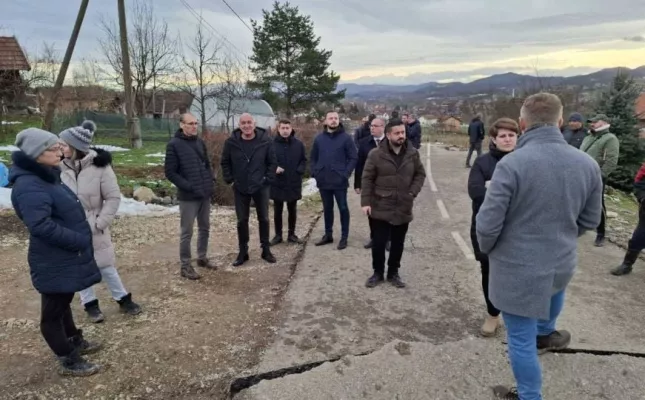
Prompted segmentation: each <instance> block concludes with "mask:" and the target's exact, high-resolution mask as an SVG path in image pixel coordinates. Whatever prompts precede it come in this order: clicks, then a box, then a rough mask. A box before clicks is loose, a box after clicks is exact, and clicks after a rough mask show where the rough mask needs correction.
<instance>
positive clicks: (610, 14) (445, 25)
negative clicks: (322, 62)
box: [0, 0, 645, 83]
mask: <svg viewBox="0 0 645 400" xmlns="http://www.w3.org/2000/svg"><path fill="white" fill-rule="evenodd" d="M129 1H134V0H129ZM184 1H185V2H186V3H187V4H188V5H189V6H191V7H193V8H194V9H195V10H197V12H201V13H202V15H203V17H204V19H206V20H207V21H208V22H209V23H210V25H211V26H212V28H213V29H214V30H216V32H217V33H213V34H214V35H218V34H221V35H223V36H225V37H226V38H227V40H228V42H226V46H227V47H228V48H229V51H231V52H234V53H235V54H236V55H237V56H238V57H240V58H241V57H244V54H246V55H248V54H250V52H251V41H252V34H251V32H250V31H249V30H248V29H247V28H246V27H245V26H244V24H243V23H242V22H241V21H240V20H239V19H237V17H236V16H235V15H234V14H233V13H232V12H231V11H230V10H229V9H228V8H227V7H226V5H225V4H224V2H223V1H222V0H184ZM227 1H228V3H229V4H230V5H231V6H232V7H233V8H234V9H235V10H236V11H237V12H238V14H239V15H240V16H241V17H242V18H243V19H244V20H245V21H247V23H248V21H249V19H251V18H253V19H258V18H260V17H261V10H262V9H263V8H265V9H268V8H271V6H272V3H273V1H272V0H245V1H242V0H227ZM126 3H128V2H126ZM79 4H80V0H20V1H16V0H0V10H2V12H1V15H0V26H1V27H2V28H3V30H2V31H0V33H2V34H9V35H13V34H15V35H16V36H17V37H18V39H19V40H20V42H21V44H23V45H24V46H26V47H27V48H29V49H35V48H37V47H38V46H40V44H41V43H42V42H43V41H48V42H54V43H55V44H56V47H57V48H58V49H60V51H61V53H62V52H63V51H64V49H65V46H66V44H67V40H68V39H69V34H70V32H71V28H72V26H73V23H74V19H75V17H76V13H77V11H78V6H79ZM291 4H294V5H298V6H299V7H300V9H301V11H302V12H303V13H305V14H309V15H311V16H312V19H313V21H314V24H315V30H316V33H317V34H318V35H320V36H321V37H322V42H321V46H322V47H324V48H327V49H331V50H332V51H333V56H332V68H333V69H334V70H335V71H336V72H338V73H340V74H341V81H345V82H347V81H354V82H360V83H421V82H427V81H430V80H442V81H447V80H473V79H477V78H480V77H483V76H487V75H491V74H495V73H500V72H508V71H514V72H519V73H533V72H534V71H535V70H536V69H537V70H539V71H540V74H543V75H575V74H579V73H588V72H591V71H594V70H597V69H600V68H605V67H613V66H627V67H636V66H640V65H643V64H645V7H644V6H643V0H532V1H518V0H371V1H366V0H294V1H291ZM154 7H155V12H156V13H157V14H158V16H159V17H162V18H166V19H167V20H168V22H169V24H170V27H171V29H172V30H173V31H174V32H177V33H179V32H181V35H182V36H183V37H189V36H191V35H192V33H193V32H194V29H195V25H196V24H197V18H196V17H195V16H193V15H192V14H191V13H190V11H189V10H188V9H187V7H186V6H185V5H184V4H182V0H154ZM101 16H104V17H107V18H116V1H114V0H110V1H107V0H94V1H90V5H89V8H88V12H87V16H86V20H85V23H84V25H83V29H82V30H81V36H80V38H79V41H78V44H77V49H76V53H75V58H76V59H78V58H80V57H82V56H86V57H97V58H100V57H102V55H101V53H100V50H99V46H98V38H99V37H100V36H101V35H102V33H101V30H100V27H99V22H98V21H99V20H100V17H101ZM249 25H250V23H249Z"/></svg>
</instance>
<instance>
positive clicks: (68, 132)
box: [58, 121, 96, 153]
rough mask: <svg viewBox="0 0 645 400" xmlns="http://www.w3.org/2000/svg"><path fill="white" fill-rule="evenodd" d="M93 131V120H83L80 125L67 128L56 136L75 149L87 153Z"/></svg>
mask: <svg viewBox="0 0 645 400" xmlns="http://www.w3.org/2000/svg"><path fill="white" fill-rule="evenodd" d="M94 131H96V124H95V123H94V122H93V121H83V123H82V124H81V126H74V127H72V128H67V129H65V130H64V131H62V132H61V133H60V134H58V136H59V137H60V138H61V140H63V141H64V142H65V143H67V144H68V145H70V146H71V147H73V148H75V149H76V150H78V151H82V152H83V153H87V152H88V151H90V144H92V139H94Z"/></svg>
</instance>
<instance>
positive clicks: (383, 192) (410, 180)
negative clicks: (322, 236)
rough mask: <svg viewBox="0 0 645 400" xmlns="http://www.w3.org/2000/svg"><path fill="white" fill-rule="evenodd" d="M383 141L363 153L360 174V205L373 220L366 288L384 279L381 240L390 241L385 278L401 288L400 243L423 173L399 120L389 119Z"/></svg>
mask: <svg viewBox="0 0 645 400" xmlns="http://www.w3.org/2000/svg"><path fill="white" fill-rule="evenodd" d="M385 132H386V135H387V140H384V141H383V142H382V143H381V144H379V147H378V148H376V149H375V150H373V151H370V154H369V155H368V156H367V162H366V163H365V169H364V170H363V177H362V190H361V207H362V208H363V212H364V213H365V214H366V215H369V216H370V217H371V218H372V219H373V220H374V245H373V246H372V268H373V269H374V274H373V275H372V276H371V277H370V278H369V279H368V280H367V283H366V284H365V285H366V286H367V287H370V288H371V287H374V286H376V285H378V284H379V283H381V282H383V281H384V278H385V277H384V274H385V243H386V242H387V240H388V239H390V240H391V242H392V245H391V248H390V256H389V258H388V261H387V264H388V270H387V280H388V281H389V282H390V283H391V284H392V285H394V286H395V287H398V288H403V287H405V284H404V283H403V281H402V280H401V278H400V276H399V268H400V267H401V257H402V255H403V244H404V243H405V236H406V234H407V232H408V226H409V224H410V222H411V221H412V218H413V217H412V207H413V205H414V199H415V198H416V197H417V195H418V194H419V193H420V192H421V188H422V187H423V184H424V182H425V179H426V172H425V169H424V167H423V163H422V162H421V157H420V156H419V152H418V151H417V149H415V148H414V146H411V145H410V143H409V142H408V141H407V140H406V138H405V126H404V124H403V122H402V121H401V120H394V121H390V122H389V123H388V124H387V126H386V128H385Z"/></svg>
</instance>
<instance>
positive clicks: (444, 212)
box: [234, 145, 645, 400]
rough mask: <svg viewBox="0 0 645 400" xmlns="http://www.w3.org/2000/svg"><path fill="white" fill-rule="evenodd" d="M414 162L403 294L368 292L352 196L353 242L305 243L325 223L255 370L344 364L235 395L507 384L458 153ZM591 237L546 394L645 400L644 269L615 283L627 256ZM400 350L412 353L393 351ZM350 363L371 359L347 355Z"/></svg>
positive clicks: (583, 243) (417, 391)
mask: <svg viewBox="0 0 645 400" xmlns="http://www.w3.org/2000/svg"><path fill="white" fill-rule="evenodd" d="M422 154H423V158H424V159H425V165H426V170H427V172H428V180H427V182H426V185H425V186H424V189H423V191H422V192H421V194H420V195H419V196H418V197H417V200H416V203H415V211H414V214H415V219H414V221H413V222H412V223H411V225H410V229H409V232H408V240H407V244H406V249H405V252H404V256H403V261H402V268H401V270H400V274H401V276H402V278H403V279H404V281H406V282H407V283H408V287H407V288H405V289H396V288H394V287H392V286H390V285H389V284H383V285H381V286H378V287H376V288H374V289H367V288H365V286H364V283H365V280H366V279H367V278H368V277H369V276H370V274H371V257H370V251H369V250H365V249H363V244H364V242H365V241H367V239H368V236H369V230H368V226H367V220H366V217H365V216H363V215H362V214H361V210H360V204H359V198H358V197H359V196H358V195H356V194H355V193H354V192H353V191H351V192H350V195H349V198H350V201H349V204H350V209H351V213H352V220H351V230H350V232H351V233H350V238H349V247H348V248H347V249H346V250H343V251H338V250H336V247H335V244H334V245H327V246H322V247H315V246H313V241H315V240H317V239H318V238H319V237H320V236H322V234H323V221H322V219H321V220H320V222H319V223H318V225H317V226H316V228H315V229H314V232H313V235H312V243H309V244H308V246H307V249H306V253H305V256H304V259H303V260H302V262H301V264H300V265H299V266H298V268H297V271H296V273H295V276H294V278H293V281H292V283H291V285H290V288H289V291H288V293H287V295H286V298H285V305H284V315H283V325H282V326H281V327H280V330H279V332H278V334H277V338H276V341H275V342H274V344H273V345H272V346H271V347H270V348H269V349H267V351H266V352H265V354H264V355H263V357H262V361H261V363H260V364H259V365H258V367H257V369H256V370H254V371H249V375H253V374H263V373H265V375H264V376H271V373H272V371H273V372H274V371H276V370H281V369H285V368H288V367H294V366H302V365H307V364H309V363H312V362H320V361H327V360H332V359H338V358H340V357H343V358H342V359H341V360H339V361H337V362H335V363H331V362H329V363H325V364H323V365H321V366H319V367H317V368H314V369H312V370H310V371H308V372H304V373H294V372H300V369H297V368H293V369H292V370H286V371H287V372H286V374H287V376H285V377H284V378H281V379H273V380H268V379H265V380H262V381H261V382H260V383H259V384H257V385H255V386H253V387H251V388H250V389H247V390H243V391H241V392H240V393H239V394H237V395H236V396H235V397H234V398H235V399H238V398H240V399H249V400H250V399H275V400H278V399H280V400H284V399H302V398H304V397H305V396H306V397H307V398H308V399H309V400H317V399H363V398H370V399H401V400H404V399H488V398H490V397H491V395H490V393H491V391H490V386H494V385H497V384H512V383H513V380H512V376H511V374H510V370H509V367H508V363H507V360H506V355H505V348H504V345H503V341H504V333H503V332H500V334H499V335H498V337H496V338H492V339H480V338H477V337H478V330H479V327H480V324H481V322H482V319H483V317H484V316H485V306H484V301H483V298H482V294H481V283H480V272H479V266H478V264H477V263H476V261H475V260H474V257H473V255H472V250H471V246H470V238H469V227H470V218H471V206H470V199H469V197H468V195H467V192H466V182H467V179H468V170H467V169H465V168H464V167H463V165H464V160H465V156H466V153H465V152H459V151H447V150H445V149H443V148H442V147H438V146H428V145H424V147H423V148H422ZM339 236H340V226H339V222H338V218H337V219H336V225H335V236H334V237H335V238H336V239H338V238H339ZM593 239H594V236H593V235H592V234H587V235H586V236H584V237H582V238H581V239H580V243H579V268H578V272H577V274H576V276H575V278H574V280H573V282H572V283H571V285H570V286H569V290H568V295H567V301H566V306H565V310H564V314H563V315H562V317H561V319H560V321H559V327H560V328H563V329H568V330H570V331H571V332H572V333H573V341H572V344H571V348H573V349H578V350H580V351H581V352H582V354H549V355H546V356H544V357H543V358H542V360H543V366H544V376H545V380H544V387H545V389H544V390H545V398H546V399H551V398H552V399H556V398H571V399H591V398H604V399H645V381H643V380H642V379H640V378H638V376H640V375H642V372H643V371H645V360H644V359H642V358H638V357H637V354H631V353H644V354H645V334H643V332H644V330H645V329H644V328H645V268H644V267H645V265H642V262H640V261H639V265H637V267H636V269H635V272H634V273H633V274H632V275H630V276H629V277H622V278H616V277H613V276H611V275H609V273H608V270H609V269H610V268H611V267H612V266H615V265H617V263H619V262H620V261H621V259H622V256H623V251H622V250H620V249H618V248H617V247H615V246H613V245H610V244H607V245H606V246H605V247H603V248H596V247H593V243H592V242H593ZM639 267H640V268H639ZM398 341H403V342H405V343H399V342H398ZM384 346H385V347H384ZM397 346H398V347H397ZM401 346H403V347H407V348H408V349H410V350H409V353H410V354H405V355H401V352H400V351H398V350H397V348H399V350H400V347H401ZM594 351H595V352H594ZM617 352H625V353H630V354H631V356H627V355H617V354H616V353H617ZM403 353H407V352H406V351H404V352H403ZM358 354H367V355H362V356H357V357H352V356H351V355H358ZM597 354H604V355H597ZM348 355H349V357H348ZM636 371H640V372H639V373H637V372H636ZM266 374H268V375H266ZM289 374H290V375H289ZM273 375H275V374H273ZM260 377H262V375H260ZM256 381H257V379H256Z"/></svg>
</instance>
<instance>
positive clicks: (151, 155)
mask: <svg viewBox="0 0 645 400" xmlns="http://www.w3.org/2000/svg"><path fill="white" fill-rule="evenodd" d="M165 156H166V155H165V154H163V153H153V154H146V157H165Z"/></svg>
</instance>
